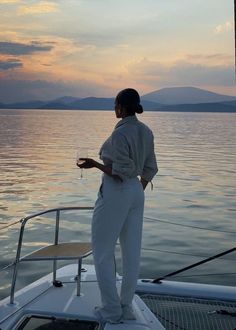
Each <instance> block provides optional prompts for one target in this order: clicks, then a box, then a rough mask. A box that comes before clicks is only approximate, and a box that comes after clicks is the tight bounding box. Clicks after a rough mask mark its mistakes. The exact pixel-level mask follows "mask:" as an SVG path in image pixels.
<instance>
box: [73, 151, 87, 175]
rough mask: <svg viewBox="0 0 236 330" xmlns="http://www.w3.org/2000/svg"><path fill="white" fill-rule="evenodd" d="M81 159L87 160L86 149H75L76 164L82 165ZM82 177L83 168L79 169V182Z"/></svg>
mask: <svg viewBox="0 0 236 330" xmlns="http://www.w3.org/2000/svg"><path fill="white" fill-rule="evenodd" d="M81 158H88V149H87V148H83V147H81V148H78V149H77V155H76V164H78V165H82V164H83V163H84V160H82V159H81ZM83 178H84V177H83V168H81V169H80V177H79V180H82V179H83Z"/></svg>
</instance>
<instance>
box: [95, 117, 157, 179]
mask: <svg viewBox="0 0 236 330" xmlns="http://www.w3.org/2000/svg"><path fill="white" fill-rule="evenodd" d="M99 155H100V159H101V160H102V161H103V162H104V164H105V165H110V166H112V174H114V175H118V176H119V177H121V178H122V179H123V180H125V179H128V178H134V177H137V176H140V177H142V178H143V179H145V180H146V181H151V180H152V178H153V177H154V176H155V174H156V173H157V172H158V167H157V162H156V156H155V152H154V138H153V133H152V131H151V130H150V128H148V127H147V126H146V125H145V124H144V123H142V122H140V121H139V120H138V119H137V117H136V116H128V117H125V118H123V119H122V120H120V121H119V122H118V123H117V125H116V126H115V129H114V131H113V132H112V135H111V136H110V137H109V138H108V139H107V140H106V141H105V142H104V144H103V145H102V147H101V150H100V152H99Z"/></svg>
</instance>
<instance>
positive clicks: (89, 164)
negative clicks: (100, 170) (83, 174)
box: [76, 158, 97, 168]
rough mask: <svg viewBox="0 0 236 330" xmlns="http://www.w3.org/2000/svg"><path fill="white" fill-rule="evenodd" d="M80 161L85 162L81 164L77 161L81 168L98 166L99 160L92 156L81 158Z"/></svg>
mask: <svg viewBox="0 0 236 330" xmlns="http://www.w3.org/2000/svg"><path fill="white" fill-rule="evenodd" d="M79 161H83V163H81V164H80V163H79V162H78V161H77V164H76V165H77V166H78V167H79V168H92V167H96V164H97V162H96V161H95V160H94V159H92V158H80V159H79Z"/></svg>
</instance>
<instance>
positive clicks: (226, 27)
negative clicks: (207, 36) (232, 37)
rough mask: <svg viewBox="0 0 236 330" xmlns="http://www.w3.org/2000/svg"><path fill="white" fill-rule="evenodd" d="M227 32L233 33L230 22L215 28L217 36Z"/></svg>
mask: <svg viewBox="0 0 236 330" xmlns="http://www.w3.org/2000/svg"><path fill="white" fill-rule="evenodd" d="M228 31H233V23H231V22H230V21H227V22H225V23H223V24H220V25H217V26H216V27H215V33H217V34H219V33H223V32H228Z"/></svg>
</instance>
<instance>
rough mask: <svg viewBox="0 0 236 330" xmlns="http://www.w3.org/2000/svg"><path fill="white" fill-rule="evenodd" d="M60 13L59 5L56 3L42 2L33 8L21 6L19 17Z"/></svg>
mask: <svg viewBox="0 0 236 330" xmlns="http://www.w3.org/2000/svg"><path fill="white" fill-rule="evenodd" d="M56 11H58V5H57V4H56V3H54V2H49V1H40V2H39V3H36V4H34V5H31V6H29V5H28V6H20V7H19V8H18V15H35V14H47V13H52V12H56Z"/></svg>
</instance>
